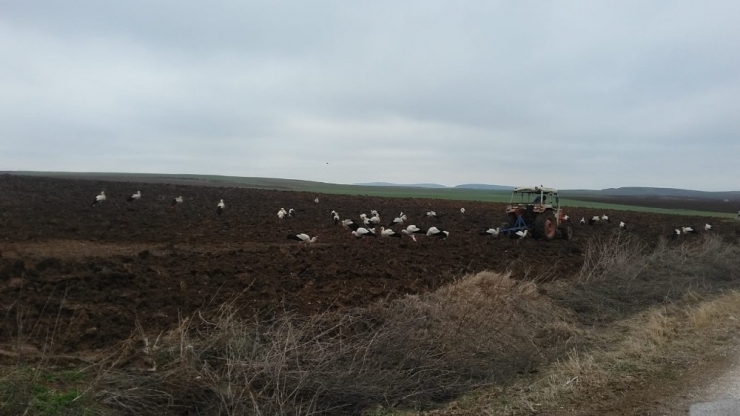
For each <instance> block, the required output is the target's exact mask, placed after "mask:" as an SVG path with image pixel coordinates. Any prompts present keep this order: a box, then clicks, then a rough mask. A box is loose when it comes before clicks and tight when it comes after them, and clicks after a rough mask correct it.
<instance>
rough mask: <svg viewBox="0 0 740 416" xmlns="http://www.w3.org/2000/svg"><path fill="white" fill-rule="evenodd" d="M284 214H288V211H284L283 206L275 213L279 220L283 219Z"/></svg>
mask: <svg viewBox="0 0 740 416" xmlns="http://www.w3.org/2000/svg"><path fill="white" fill-rule="evenodd" d="M286 215H288V212H287V211H285V208H280V211H278V213H277V216H278V219H280V220H282V219H285V216H286Z"/></svg>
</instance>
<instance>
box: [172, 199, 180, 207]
mask: <svg viewBox="0 0 740 416" xmlns="http://www.w3.org/2000/svg"><path fill="white" fill-rule="evenodd" d="M180 204H182V196H178V197H177V198H175V199H173V200H172V208H175V207H177V206H178V205H180Z"/></svg>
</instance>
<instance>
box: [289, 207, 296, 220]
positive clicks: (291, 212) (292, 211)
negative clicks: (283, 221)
mask: <svg viewBox="0 0 740 416" xmlns="http://www.w3.org/2000/svg"><path fill="white" fill-rule="evenodd" d="M288 216H289V217H291V218H292V217H294V216H295V210H294V209H293V208H290V209H289V210H288Z"/></svg>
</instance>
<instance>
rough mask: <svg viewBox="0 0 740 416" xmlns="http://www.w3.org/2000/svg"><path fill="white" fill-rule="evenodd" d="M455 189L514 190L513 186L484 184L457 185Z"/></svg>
mask: <svg viewBox="0 0 740 416" xmlns="http://www.w3.org/2000/svg"><path fill="white" fill-rule="evenodd" d="M455 188H459V189H485V190H489V191H511V190H513V189H514V187H513V186H504V185H488V184H485V183H464V184H462V185H457V186H456V187H455Z"/></svg>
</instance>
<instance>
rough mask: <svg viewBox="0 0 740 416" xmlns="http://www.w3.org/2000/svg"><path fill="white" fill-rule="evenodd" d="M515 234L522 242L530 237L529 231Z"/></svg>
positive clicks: (520, 231)
mask: <svg viewBox="0 0 740 416" xmlns="http://www.w3.org/2000/svg"><path fill="white" fill-rule="evenodd" d="M514 234H516V235H517V236H518V237H519V239H520V240H521V239H522V238H526V237H527V236H528V235H529V230H519V231H517V232H515V233H514Z"/></svg>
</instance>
